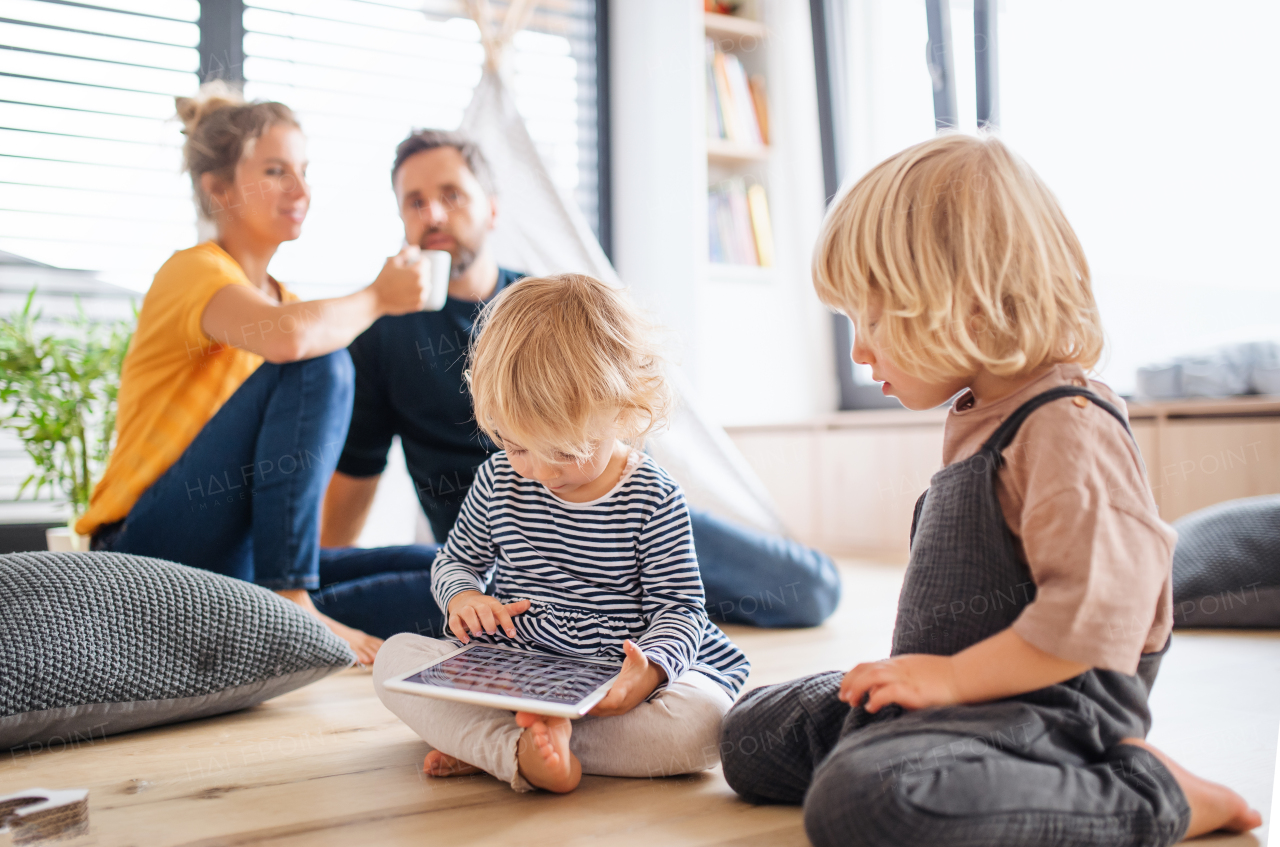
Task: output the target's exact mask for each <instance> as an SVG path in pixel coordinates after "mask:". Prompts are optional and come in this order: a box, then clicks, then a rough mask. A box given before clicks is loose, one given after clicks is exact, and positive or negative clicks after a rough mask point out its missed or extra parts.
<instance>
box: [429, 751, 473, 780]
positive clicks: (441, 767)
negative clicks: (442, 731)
mask: <svg viewBox="0 0 1280 847" xmlns="http://www.w3.org/2000/svg"><path fill="white" fill-rule="evenodd" d="M422 772H423V773H425V774H426V775H427V776H466V775H468V774H473V773H480V769H479V768H478V767H476V766H475V765H469V764H467V763H466V762H464V761H462V760H461V759H459V758H457V757H455V756H450V755H449V754H448V753H441V752H440V751H439V750H432V751H431V752H430V753H428V754H427V758H426V759H424V760H423V762H422Z"/></svg>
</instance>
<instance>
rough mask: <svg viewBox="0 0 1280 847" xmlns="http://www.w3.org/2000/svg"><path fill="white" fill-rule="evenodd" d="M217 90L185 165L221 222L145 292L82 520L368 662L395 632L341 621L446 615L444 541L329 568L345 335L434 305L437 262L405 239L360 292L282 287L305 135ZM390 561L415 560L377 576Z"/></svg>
mask: <svg viewBox="0 0 1280 847" xmlns="http://www.w3.org/2000/svg"><path fill="white" fill-rule="evenodd" d="M215 85H216V87H214V88H211V87H210V86H205V87H204V88H203V89H202V90H201V96H199V97H198V98H194V99H193V98H185V97H181V98H178V101H177V102H178V114H179V116H180V117H181V118H182V120H183V122H184V123H185V125H186V129H185V130H184V132H185V134H186V136H187V140H186V144H185V147H184V157H185V165H186V169H187V170H188V171H189V172H190V173H191V181H192V184H193V186H194V188H195V194H196V198H197V200H198V201H199V206H200V210H201V213H202V216H203V217H204V218H206V219H207V220H211V221H212V222H213V223H214V225H215V226H216V231H217V235H216V237H215V238H214V239H212V240H210V241H206V242H205V243H203V244H200V245H198V246H196V247H192V248H190V249H187V250H181V251H179V252H177V253H175V254H174V255H173V256H172V257H171V258H170V259H169V260H168V261H167V262H165V264H164V266H163V267H161V268H160V271H159V272H158V273H157V274H156V276H155V281H154V282H153V283H152V286H151V288H150V289H149V290H148V291H147V294H146V297H145V298H144V299H143V303H142V310H141V312H140V313H139V315H138V328H137V331H136V333H135V335H134V338H133V342H132V343H131V344H130V347H129V352H128V354H127V355H126V356H125V360H124V367H123V370H122V373H121V382H120V392H119V416H118V433H119V435H118V441H117V443H116V446H115V449H114V451H113V452H112V454H111V458H110V461H109V462H108V465H107V469H106V472H105V473H104V475H103V478H102V480H101V481H100V482H99V483H98V485H97V487H96V488H95V489H94V492H93V496H92V498H91V500H90V503H89V509H88V511H87V512H86V513H85V515H84V516H83V517H81V518H80V520H79V521H78V523H77V524H76V530H77V531H78V532H80V533H84V534H88V535H91V536H92V538H93V549H95V550H112V551H116V552H122V553H135V554H139V555H145V556H154V557H157V558H162V559H169V560H171V561H176V562H181V563H182V564H186V565H191V566H194V567H199V568H204V569H207V570H211V571H216V572H218V573H222V574H227V575H229V576H235V577H239V578H241V579H245V580H250V581H253V582H255V583H257V584H259V585H262V586H264V587H266V588H270V589H272V590H273V591H275V592H276V593H278V594H280V595H282V596H283V597H286V598H288V599H289V600H291V601H293V602H295V603H297V604H298V605H299V606H301V607H303V608H304V609H306V610H307V611H308V612H310V613H311V614H313V615H315V616H316V617H317V618H319V619H320V620H321V621H322V622H324V624H325V625H326V626H328V627H329V628H330V629H331V630H332V631H333V632H335V633H336V634H337V635H339V636H340V637H341V638H343V639H344V640H346V641H347V643H349V644H350V645H351V647H352V649H353V650H354V651H355V654H356V657H357V658H358V659H359V661H361V662H363V663H366V664H371V663H372V661H373V658H374V654H375V653H376V652H377V649H378V647H379V646H380V645H381V643H382V641H381V639H380V638H377V637H375V636H373V635H370V634H368V633H366V632H363V631H361V630H359V629H355V628H353V627H351V626H347V625H344V624H343V623H341V622H340V621H341V620H342V619H343V618H344V617H345V618H347V619H348V620H354V621H358V622H361V623H362V624H363V625H364V626H366V627H368V628H372V627H370V626H369V623H368V622H369V621H377V620H379V618H378V606H379V604H380V602H381V601H383V600H389V601H390V602H391V605H393V606H395V607H396V608H404V607H405V605H406V604H409V605H413V604H415V603H418V604H419V605H421V603H419V601H422V602H423V603H425V604H426V606H425V608H428V609H430V610H433V611H434V608H435V607H434V603H433V602H432V601H431V596H430V577H429V568H430V561H431V558H432V557H433V555H434V548H388V549H385V550H381V551H361V555H357V556H354V557H350V558H348V559H347V560H345V561H343V560H341V559H339V560H338V561H337V562H336V564H335V570H336V569H337V568H341V571H342V573H341V574H340V577H341V578H356V579H357V580H358V581H357V582H355V583H353V584H351V585H350V586H344V585H332V584H331V583H333V581H334V580H333V578H329V579H323V577H325V576H326V574H323V573H321V572H320V567H319V535H320V533H319V519H320V505H321V500H322V498H323V495H324V490H325V486H326V484H327V482H328V480H329V477H330V475H331V474H332V472H333V469H334V465H335V464H336V463H337V459H338V455H339V453H340V452H341V449H342V445H343V442H344V440H345V438H346V432H347V426H348V425H349V423H350V419H351V404H352V392H353V370H352V365H351V359H350V356H349V355H348V353H347V350H346V347H347V345H348V344H349V343H350V342H351V340H352V339H353V338H355V337H356V336H357V335H358V334H359V333H360V332H362V331H363V330H364V329H365V328H367V327H368V326H369V325H370V324H371V323H373V321H375V320H377V319H378V318H379V317H381V316H383V315H399V314H405V313H407V312H412V311H415V310H417V309H420V308H421V307H422V305H423V303H424V302H425V298H426V295H427V293H428V292H427V284H428V283H427V282H426V281H425V280H426V279H427V277H426V269H425V266H426V263H420V262H419V261H418V258H419V257H418V255H417V249H416V248H405V250H403V251H401V253H400V254H399V255H397V256H394V257H392V258H391V259H388V260H387V262H386V264H385V266H384V267H383V268H382V272H381V273H380V274H379V275H378V277H377V279H376V280H374V282H373V283H372V284H371V285H369V286H368V287H366V288H363V289H361V290H360V291H357V292H355V293H354V294H350V295H347V296H345V297H336V298H331V299H325V300H312V301H307V302H302V301H300V300H299V299H298V298H297V297H296V296H295V295H294V294H292V293H291V292H289V291H288V290H287V289H285V288H284V287H283V286H282V285H280V283H279V282H277V281H276V280H275V279H273V278H272V277H271V276H270V274H268V273H267V266H268V264H269V263H270V261H271V258H272V256H274V255H275V252H276V250H277V248H279V246H280V244H281V243H283V242H285V241H292V240H293V239H296V238H297V237H298V236H299V235H300V234H301V231H302V222H303V220H304V219H305V218H306V214H307V208H308V206H309V204H310V200H311V193H310V189H309V188H308V186H307V182H306V167H307V162H306V151H305V147H306V139H305V138H304V137H303V134H302V131H301V129H300V128H299V126H298V122H297V120H296V119H295V118H294V116H293V113H292V112H291V111H290V110H289V109H288V107H286V106H284V105H282V104H280V103H262V102H259V103H244V102H243V101H242V100H241V99H240V98H239V97H238V96H237V95H235V94H234V93H233V92H231V91H230V89H228V88H226V86H225V85H221V84H215ZM381 570H388V571H401V572H402V573H401V574H399V575H396V576H392V577H390V578H389V579H381V580H380V579H378V578H376V577H374V578H369V577H368V576H367V575H368V574H370V573H371V572H377V571H381ZM406 571H407V573H405V572H406ZM415 571H421V573H415ZM361 577H363V578H364V579H363V580H360V579H359V578H361ZM322 584H326V585H328V587H327V589H326V591H325V592H324V593H323V594H320V595H317V596H318V597H320V599H322V600H328V601H329V602H328V603H327V604H326V609H327V610H328V611H330V612H331V613H332V614H333V616H334V617H329V616H326V615H323V614H321V613H320V612H319V611H318V610H317V609H316V605H315V603H314V602H313V599H312V595H311V594H310V592H312V591H317V590H318V589H320V588H321V586H322ZM424 617H425V616H424ZM334 618H337V620H335V619H334ZM425 623H426V625H428V626H430V625H431V622H430V621H426V622H425ZM420 628H421V627H419V629H420ZM397 629H398V628H397V627H385V628H384V631H383V634H389V632H390V631H397Z"/></svg>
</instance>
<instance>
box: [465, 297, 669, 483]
mask: <svg viewBox="0 0 1280 847" xmlns="http://www.w3.org/2000/svg"><path fill="white" fill-rule="evenodd" d="M476 326H477V332H478V335H477V336H476V337H475V339H474V341H473V342H472V345H471V361H470V365H469V368H468V371H467V381H468V382H469V383H470V386H471V396H472V398H473V401H474V403H475V414H476V422H477V423H478V424H479V425H480V428H481V429H482V430H484V432H485V433H486V434H487V435H488V436H489V437H490V438H492V439H493V440H494V441H495V442H496V443H498V444H499V445H502V444H503V438H504V437H505V438H507V439H509V440H510V441H512V442H515V443H518V444H519V445H520V446H521V447H523V448H525V449H528V450H530V451H532V452H533V453H535V454H536V455H539V456H541V457H542V458H544V459H547V460H551V461H564V460H565V459H566V458H567V459H569V460H572V461H581V460H585V459H588V458H590V456H591V455H592V454H593V453H594V452H595V450H596V447H597V446H598V445H599V442H600V439H601V438H602V437H604V435H605V433H606V431H607V430H608V429H609V428H610V427H612V426H614V425H615V424H616V426H617V435H618V437H619V438H621V439H622V440H624V441H627V442H629V443H631V444H632V445H633V446H636V447H639V446H641V445H642V444H643V441H644V437H645V436H646V435H647V434H649V433H651V432H653V431H654V430H655V429H657V428H659V427H660V426H662V425H663V424H664V423H665V422H666V420H667V416H668V414H669V412H670V410H671V404H672V398H671V393H670V390H669V388H668V386H667V383H666V381H665V379H664V377H663V372H662V368H663V361H662V358H661V356H660V354H659V351H658V348H657V345H656V342H655V340H654V331H653V327H652V326H651V325H650V324H649V323H648V322H647V321H646V320H645V319H644V318H643V317H642V315H641V314H640V312H639V310H638V309H637V307H636V306H635V305H634V304H633V303H632V301H631V299H630V298H629V297H628V296H627V295H626V293H625V292H623V291H621V290H619V289H616V288H614V287H612V286H609V285H606V284H605V283H603V282H600V281H599V280H597V279H593V278H592V277H589V276H584V275H582V274H561V275H559V276H546V277H527V278H525V279H522V280H520V281H519V282H517V283H515V284H514V285H512V286H511V287H509V288H507V289H506V290H504V291H503V292H502V293H501V294H499V295H498V296H497V297H495V298H494V299H493V301H492V302H491V303H489V305H487V306H486V307H485V308H484V311H483V312H481V314H480V319H479V321H478V322H477V324H476Z"/></svg>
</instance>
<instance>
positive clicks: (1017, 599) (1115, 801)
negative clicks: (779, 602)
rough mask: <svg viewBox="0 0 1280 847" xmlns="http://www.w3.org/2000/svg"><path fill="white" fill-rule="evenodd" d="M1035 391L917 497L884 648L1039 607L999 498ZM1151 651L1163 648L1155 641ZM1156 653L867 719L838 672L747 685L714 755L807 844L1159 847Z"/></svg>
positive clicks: (979, 636) (943, 644)
mask: <svg viewBox="0 0 1280 847" xmlns="http://www.w3.org/2000/svg"><path fill="white" fill-rule="evenodd" d="M1072 395H1078V396H1082V397H1087V398H1088V399H1089V400H1091V401H1092V402H1094V403H1096V404H1098V406H1100V407H1101V408H1103V409H1105V410H1106V411H1107V412H1109V413H1110V414H1112V415H1113V416H1114V417H1115V418H1116V419H1117V420H1118V421H1120V423H1121V424H1122V425H1124V426H1125V429H1126V430H1127V429H1128V425H1127V424H1126V423H1125V419H1124V416H1123V415H1122V414H1121V413H1120V412H1119V411H1117V410H1116V409H1115V408H1114V407H1113V406H1111V405H1110V404H1108V403H1107V402H1106V401H1104V400H1102V399H1101V398H1099V397H1097V396H1096V395H1094V394H1093V393H1091V392H1089V391H1087V390H1086V389H1083V388H1076V387H1073V386H1061V387H1059V388H1054V389H1052V390H1050V391H1046V392H1044V393H1043V394H1039V395H1037V396H1035V397H1033V398H1031V399H1030V400H1028V401H1027V402H1026V403H1025V404H1023V405H1022V406H1020V407H1019V408H1018V409H1017V410H1015V411H1014V412H1013V414H1011V415H1010V416H1009V417H1008V419H1006V420H1005V421H1004V422H1003V423H1001V425H1000V427H999V428H998V429H997V430H996V432H995V433H994V434H993V435H992V436H991V438H989V439H988V440H987V442H986V443H985V444H983V446H982V448H981V449H980V450H979V451H978V452H977V453H976V454H974V455H973V456H972V457H970V458H969V459H966V460H964V461H961V462H955V463H953V464H951V465H949V466H947V467H945V468H943V469H942V470H940V471H938V473H937V474H935V475H934V477H933V479H932V480H931V481H930V485H929V490H928V491H926V492H925V494H924V495H922V496H921V498H920V501H919V502H918V503H917V504H916V514H915V520H914V522H913V524H912V543H911V560H910V564H909V565H908V566H907V573H906V577H905V579H904V581H903V585H902V594H901V596H900V597H899V599H898V617H897V623H896V624H895V627H894V633H893V654H894V655H898V654H902V653H932V654H935V655H944V656H949V655H952V654H955V653H958V652H959V651H961V650H963V649H965V648H966V647H969V646H971V645H973V644H976V643H977V642H979V641H982V640H983V639H985V638H988V637H990V636H992V635H994V634H996V633H997V632H1000V631H1001V630H1004V629H1007V628H1008V627H1009V626H1010V625H1011V624H1012V623H1013V621H1014V620H1015V619H1016V618H1017V617H1018V615H1019V613H1020V612H1021V611H1022V609H1023V608H1024V607H1026V606H1027V604H1029V603H1030V602H1031V601H1032V600H1033V599H1034V598H1035V593H1036V589H1035V584H1034V583H1033V582H1032V579H1031V574H1030V571H1029V570H1028V569H1027V566H1026V565H1024V564H1023V563H1021V562H1020V561H1019V560H1018V556H1017V550H1016V546H1015V543H1014V538H1013V534H1012V533H1011V532H1010V531H1009V528H1008V526H1007V525H1006V524H1005V521H1004V516H1003V514H1002V513H1001V510H1000V502H999V500H998V499H997V496H996V486H995V480H996V473H997V471H998V470H999V468H1000V466H1001V464H1002V463H1003V458H1002V451H1003V450H1004V449H1005V448H1006V447H1007V446H1008V445H1009V443H1010V442H1011V441H1012V440H1013V437H1014V435H1016V434H1017V431H1018V428H1019V427H1020V426H1021V425H1022V422H1023V421H1024V420H1025V419H1026V418H1027V416H1028V415H1029V414H1031V413H1032V412H1033V411H1034V410H1035V409H1037V408H1039V407H1040V406H1042V405H1044V404H1045V403H1048V402H1051V401H1053V400H1058V399H1061V398H1064V397H1070V396H1072ZM1165 649H1168V646H1167V645H1166V647H1165ZM1162 654H1163V651H1161V653H1151V654H1147V655H1144V656H1143V657H1142V659H1141V661H1140V663H1139V668H1138V673H1137V675H1135V676H1127V675H1125V674H1121V673H1116V672H1114V671H1106V670H1096V669H1095V670H1090V671H1087V672H1086V673H1083V674H1081V675H1080V676H1078V677H1075V678H1074V679H1069V680H1067V681H1066V682H1062V683H1059V684H1057V685H1051V686H1049V687H1048V688H1042V689H1040V690H1038V691H1032V692H1030V693H1027V694H1022V695H1019V696H1017V697H1011V698H1008V699H1005V700H996V701H991V702H987V703H976V704H971V705H956V706H947V707H942V708H932V709H922V710H919V711H914V712H908V711H905V710H904V709H902V708H900V707H898V706H888V707H885V708H883V709H881V710H880V711H879V712H878V713H876V714H874V715H872V714H868V713H867V712H866V711H864V710H863V709H862V708H861V707H856V708H853V709H850V708H849V706H847V705H846V704H844V703H842V702H840V700H839V699H837V693H838V691H839V687H840V680H841V678H842V676H843V674H842V673H839V672H830V673H823V674H816V675H814V676H809V677H804V678H801V679H798V680H794V681H792V682H788V683H784V684H781V685H773V686H768V687H765V688H759V689H756V690H754V691H751V692H749V693H748V694H747V695H746V696H744V697H743V698H742V700H741V701H740V702H739V703H738V705H737V706H735V707H734V709H733V711H732V712H730V713H729V715H728V716H727V717H726V718H725V723H724V728H723V731H722V736H721V742H722V743H721V745H720V750H721V759H722V761H723V764H724V774H725V778H726V779H727V780H728V782H729V784H730V785H731V786H732V787H733V789H734V790H735V791H737V792H738V793H739V794H741V795H742V796H743V797H744V798H746V799H747V800H750V801H752V802H756V803H800V802H803V803H804V806H805V828H806V830H807V831H808V834H809V837H810V839H811V840H812V841H813V843H814V844H815V845H819V847H821V845H827V844H831V845H835V844H839V845H850V844H866V845H877V847H890V845H892V847H904V845H930V847H936V845H983V847H986V845H1004V844H1010V845H1012V844H1028V845H1092V844H1097V845H1167V844H1173V843H1174V842H1176V841H1178V840H1179V839H1180V838H1181V836H1182V834H1183V833H1184V832H1185V831H1186V828H1187V824H1188V822H1189V820H1190V810H1189V808H1188V806H1187V803H1186V798H1185V797H1184V796H1183V794H1182V791H1181V789H1179V788H1178V786H1177V783H1176V782H1175V781H1174V779H1173V776H1172V775H1171V774H1170V773H1169V771H1168V770H1167V769H1166V768H1165V767H1164V765H1162V764H1161V763H1160V762H1159V760H1157V759H1156V758H1155V757H1154V756H1153V755H1151V754H1150V753H1149V752H1147V751H1146V750H1143V749H1141V748H1139V747H1135V746H1133V745H1129V744H1118V742H1119V741H1120V739H1122V738H1126V737H1135V736H1136V737H1140V738H1141V737H1145V736H1146V734H1147V731H1148V730H1149V729H1150V726H1151V715H1150V713H1149V711H1148V710H1147V694H1148V693H1149V691H1150V689H1151V685H1152V683H1153V682H1154V681H1155V675H1156V671H1157V669H1158V667H1159V664H1160V657H1161V655H1162Z"/></svg>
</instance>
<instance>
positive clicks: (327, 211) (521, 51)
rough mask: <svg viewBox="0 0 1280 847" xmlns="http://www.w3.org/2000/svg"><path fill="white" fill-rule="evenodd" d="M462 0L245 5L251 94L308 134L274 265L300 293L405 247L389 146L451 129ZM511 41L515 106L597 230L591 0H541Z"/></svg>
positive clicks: (466, 60)
mask: <svg viewBox="0 0 1280 847" xmlns="http://www.w3.org/2000/svg"><path fill="white" fill-rule="evenodd" d="M460 6H461V4H456V3H447V2H442V0H428V2H427V4H426V7H425V10H424V6H423V2H422V0H381V1H380V2H364V0H248V2H247V8H246V10H245V14H244V27H245V38H244V53H245V64H244V76H245V93H246V95H247V96H249V97H252V98H262V99H271V100H279V101H281V102H283V103H285V104H287V105H289V106H290V107H291V108H292V109H294V111H295V112H296V113H297V115H298V117H299V120H300V122H301V123H302V126H303V130H304V131H305V132H306V134H307V138H308V156H309V159H310V162H311V167H310V170H309V172H308V179H309V182H310V183H311V186H312V205H311V211H310V213H309V215H308V219H307V223H306V225H305V226H304V228H303V235H302V237H301V238H300V239H299V240H298V241H297V242H294V243H292V244H287V245H284V246H283V247H282V248H281V251H280V253H279V256H278V258H277V260H276V263H275V264H274V265H273V271H274V273H275V274H276V275H277V276H278V277H279V278H280V279H282V280H285V281H286V283H287V284H289V285H290V286H291V287H293V288H294V289H295V290H297V291H298V292H299V293H300V294H301V295H302V296H304V297H314V296H324V295H328V294H335V293H339V292H341V291H347V290H352V289H353V288H355V287H357V286H358V285H363V284H366V283H367V282H368V281H369V280H371V279H372V277H373V275H375V274H376V273H377V271H378V269H379V268H380V267H381V264H382V261H383V259H384V258H385V257H386V256H388V255H390V254H392V253H394V252H396V250H398V249H399V247H400V243H401V239H402V235H403V227H402V226H401V223H400V220H399V217H398V216H397V212H396V205H395V200H394V197H393V195H392V191H391V182H390V167H391V162H392V159H393V156H394V152H395V147H396V145H397V144H398V143H399V142H400V141H401V140H402V139H403V138H404V137H405V136H406V135H408V133H409V132H410V130H411V129H413V128H418V127H429V128H437V129H455V128H457V126H458V125H459V123H460V122H461V120H462V115H463V112H464V110H465V109H466V106H467V103H468V102H469V101H470V99H471V92H472V89H473V88H474V86H475V84H476V83H477V82H478V81H479V79H480V74H481V67H482V64H483V61H484V51H483V49H482V47H481V45H480V33H479V29H478V27H477V26H476V25H475V23H474V22H473V21H472V20H471V19H470V18H467V17H463V16H461V9H460ZM503 6H504V4H501V3H494V4H493V7H494V8H495V10H498V11H499V12H500V11H501V10H502V9H503ZM512 47H513V49H512V54H511V56H510V62H511V72H512V73H511V81H512V86H513V89H514V94H515V97H516V101H517V107H518V108H519V109H520V112H521V114H522V115H523V116H524V118H525V119H526V122H527V124H528V127H529V132H530V134H531V135H532V136H533V139H534V142H535V144H536V145H537V147H538V150H539V152H540V154H541V155H542V157H543V160H544V162H546V164H547V167H548V169H549V171H550V172H551V176H552V178H553V179H554V180H555V182H556V183H557V185H559V186H560V187H561V188H562V189H563V190H564V191H566V192H567V193H568V194H569V195H571V196H572V197H573V198H574V199H575V200H576V201H577V202H578V204H579V206H580V208H581V209H582V211H583V213H584V215H585V216H586V218H587V220H588V221H590V222H592V224H593V225H594V226H597V227H598V225H599V211H598V210H599V206H598V202H599V201H598V196H599V191H598V189H599V183H598V176H597V168H598V160H597V153H596V143H597V133H596V119H597V114H596V110H595V102H596V87H595V82H596V63H595V49H596V47H595V4H594V2H593V0H545V2H543V3H541V4H539V11H538V12H537V13H536V14H535V15H534V17H533V20H532V22H531V25H530V28H529V29H527V30H525V31H523V32H521V33H519V34H518V35H517V36H516V38H515V40H514V43H513V45H512ZM498 188H499V193H501V186H499V187H498Z"/></svg>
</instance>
